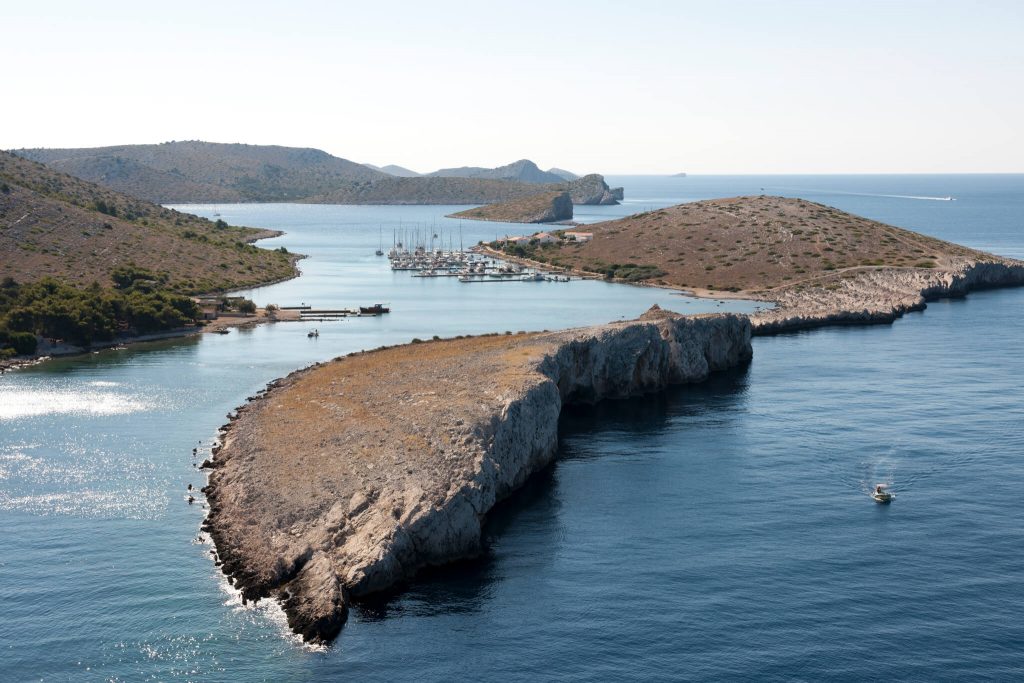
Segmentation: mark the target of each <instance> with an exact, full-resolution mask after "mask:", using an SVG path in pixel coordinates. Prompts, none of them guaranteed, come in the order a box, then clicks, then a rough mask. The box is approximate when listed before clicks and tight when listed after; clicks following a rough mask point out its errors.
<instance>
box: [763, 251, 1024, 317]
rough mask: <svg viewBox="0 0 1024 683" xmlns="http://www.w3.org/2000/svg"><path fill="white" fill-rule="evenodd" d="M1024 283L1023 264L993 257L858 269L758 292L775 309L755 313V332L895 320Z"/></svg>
mask: <svg viewBox="0 0 1024 683" xmlns="http://www.w3.org/2000/svg"><path fill="white" fill-rule="evenodd" d="M1020 285H1024V262H1020V261H1015V260H1012V259H1002V258H999V257H993V258H992V259H991V260H978V259H962V260H956V261H953V262H951V263H949V264H947V265H946V266H945V267H941V268H935V269H925V268H879V269H875V270H859V271H858V272H856V273H855V274H854V275H853V277H849V278H844V277H841V276H837V277H834V278H830V279H829V280H827V281H826V282H823V283H818V284H815V285H812V286H804V287H800V288H799V289H798V288H796V287H792V286H790V287H786V288H783V289H780V290H778V291H775V292H767V293H759V295H758V294H755V295H754V296H755V297H757V298H762V299H763V300H767V301H771V302H773V303H775V308H773V309H770V310H766V311H761V312H759V313H757V314H755V315H753V316H751V324H752V328H753V334H754V335H770V334H779V333H782V332H794V331H798V330H807V329H813V328H816V327H825V326H828V325H869V324H885V323H891V322H893V321H895V320H896V319H898V318H900V317H902V316H903V315H904V314H905V313H909V312H911V311H921V310H924V309H925V308H926V307H927V302H928V301H929V300H933V299H938V298H942V297H960V296H965V295H967V294H968V293H969V292H971V291H973V290H979V289H991V288H994V287H1013V286H1020Z"/></svg>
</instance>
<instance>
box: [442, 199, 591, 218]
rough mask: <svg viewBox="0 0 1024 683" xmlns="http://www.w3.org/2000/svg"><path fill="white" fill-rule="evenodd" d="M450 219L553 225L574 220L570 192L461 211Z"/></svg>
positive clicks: (450, 216)
mask: <svg viewBox="0 0 1024 683" xmlns="http://www.w3.org/2000/svg"><path fill="white" fill-rule="evenodd" d="M448 218H470V219H472V220H477V221H501V222H505V223H552V222H555V221H566V220H570V219H571V218H572V199H570V197H569V193H568V192H543V193H541V194H537V195H533V196H531V197H524V198H523V199H516V200H513V201H510V202H502V203H500V204H488V205H487V206H478V207H476V208H473V209H467V210H465V211H459V212H458V213H453V214H450V215H449V216H448Z"/></svg>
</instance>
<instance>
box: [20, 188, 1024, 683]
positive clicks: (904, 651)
mask: <svg viewBox="0 0 1024 683" xmlns="http://www.w3.org/2000/svg"><path fill="white" fill-rule="evenodd" d="M610 180H611V181H612V182H614V181H615V180H616V179H610ZM618 180H619V182H620V184H625V185H626V190H627V196H628V197H630V199H631V202H632V203H630V204H627V205H625V206H623V207H598V208H593V209H589V208H588V209H587V210H586V211H587V212H586V216H585V217H586V218H588V219H594V220H596V219H598V218H601V217H606V216H613V215H621V214H624V213H627V212H629V211H631V210H638V209H640V208H646V207H647V206H659V205H666V204H671V203H676V202H677V201H682V200H685V199H694V198H700V197H707V196H727V195H733V194H742V193H756V192H758V191H759V190H760V187H762V186H764V187H766V191H769V192H775V193H783V192H784V190H782V189H771V187H770V186H771V185H775V186H785V187H795V188H800V190H799V192H795V191H794V192H792V193H794V194H796V193H799V194H802V196H806V197H807V198H809V199H813V200H816V201H823V202H825V203H830V204H834V205H836V206H839V207H840V208H844V209H847V210H852V211H855V212H857V213H861V214H863V215H868V216H870V217H872V218H879V219H882V220H887V221H890V222H893V223H896V224H898V225H904V226H907V227H913V228H916V229H920V230H923V231H925V232H929V233H930V234H935V235H937V236H940V237H945V238H948V239H955V240H957V241H961V242H963V243H966V244H970V245H971V246H978V247H982V248H988V249H992V250H994V251H997V252H1000V253H1004V254H1008V255H1016V256H1024V225H1022V223H1024V221H1022V219H1021V215H1022V214H1021V211H1020V210H1021V208H1024V182H1022V181H1024V179H1022V178H1021V177H1020V176H932V177H927V176H925V177H899V176H893V177H880V176H858V177H846V178H844V177H835V176H832V177H820V178H782V179H780V178H742V177H733V178H686V179H661V178H633V179H630V178H624V179H618ZM826 190H827V191H830V192H835V191H837V190H838V191H841V192H856V193H858V194H827V193H825V192H824V191H826ZM870 194H899V195H908V196H910V195H913V196H924V195H927V196H946V195H952V196H956V197H957V201H955V202H940V201H932V200H915V199H899V198H892V197H871V196H863V195H870ZM205 210H206V211H207V212H208V213H212V211H213V210H214V207H207V208H206V209H205ZM216 210H217V211H218V212H220V213H221V214H223V216H224V217H225V218H226V219H227V220H229V221H232V222H239V223H246V224H250V225H261V226H263V225H265V226H268V227H280V228H281V229H284V230H286V231H288V235H286V236H284V237H282V238H278V239H277V240H275V244H274V246H276V244H277V243H280V244H285V245H287V246H288V247H289V248H290V249H293V250H295V251H304V252H305V253H309V254H310V255H311V258H310V259H307V260H305V261H303V262H302V268H303V271H304V273H305V275H304V276H303V277H302V278H300V279H299V280H295V281H292V282H289V283H283V284H281V285H277V286H274V287H271V288H264V289H262V290H259V291H257V292H255V296H256V298H257V299H259V300H260V301H263V302H269V301H273V302H276V303H282V304H289V303H299V301H306V302H307V303H314V304H316V305H356V304H360V303H362V304H366V303H370V302H374V301H388V302H390V303H391V304H392V306H393V308H394V313H392V314H391V315H390V316H385V317H382V318H372V319H370V318H368V319H353V320H347V321H345V322H341V323H314V324H311V325H309V326H316V327H319V329H320V332H321V336H320V338H319V339H318V340H315V341H311V340H308V339H306V338H305V332H306V329H307V326H306V325H304V324H299V323H295V324H287V325H278V326H273V327H263V328H259V329H256V330H252V331H248V332H234V333H232V334H230V335H227V336H224V337H219V336H207V337H204V338H203V339H201V340H186V341H175V342H162V343H156V344H151V345H146V346H140V347H136V348H133V349H131V350H127V351H111V352H104V353H99V354H94V355H91V356H88V357H85V358H79V359H71V360H65V361H55V362H52V363H48V364H44V365H42V366H39V367H37V368H32V369H29V370H26V371H21V372H17V373H12V374H8V375H5V376H3V377H2V378H0V520H2V523H3V529H4V542H5V552H4V553H3V555H2V556H0V604H2V605H4V608H3V619H0V647H2V648H3V650H2V652H3V655H2V657H3V661H4V666H5V669H4V672H5V673H4V675H3V676H0V677H10V678H11V680H24V679H40V678H42V679H46V680H66V679H74V680H83V679H84V680H89V679H95V680H108V679H113V680H145V679H152V680H309V679H311V678H331V679H349V678H351V679H366V678H371V679H380V680H395V679H410V680H411V679H416V680H440V679H450V678H454V677H466V676H472V677H474V678H483V679H495V680H497V679H507V678H548V677H554V676H560V677H565V678H580V679H594V678H632V679H638V678H644V679H666V678H673V679H680V678H682V679H694V680H703V679H708V678H749V679H755V678H756V679H772V678H778V679H781V678H785V679H792V678H797V679H805V680H822V679H833V680H838V679H850V678H865V677H868V676H870V675H872V674H873V673H874V672H877V671H878V669H879V668H880V667H881V668H886V669H887V670H888V671H889V672H890V674H891V675H893V676H895V677H897V678H901V679H916V680H938V679H956V678H963V677H965V676H967V675H974V676H979V677H983V678H996V679H1007V678H1018V677H1020V675H1021V674H1022V673H1024V655H1022V653H1021V648H1020V645H1021V643H1022V642H1024V632H1022V628H1021V626H1020V625H1019V622H1020V620H1019V614H1020V613H1021V612H1022V611H1024V585H1022V581H1021V579H1020V571H1019V570H1020V566H1021V563H1022V559H1024V552H1022V550H1021V548H1022V545H1021V541H1022V540H1024V539H1022V536H1024V527H1022V524H1021V500H1022V499H1021V496H1020V491H1021V490H1022V488H1021V485H1022V484H1024V466H1022V463H1021V453H1022V451H1024V419H1022V418H1024V402H1022V396H1024V394H1022V388H1024V386H1022V385H1024V379H1022V378H1024V356H1022V354H1021V353H1020V351H1021V346H1020V339H1021V332H1022V331H1024V330H1022V323H1021V322H1020V320H1021V316H1020V313H1021V305H1022V303H1024V291H1022V290H1004V291H994V292H984V293H978V294H973V295H971V296H970V297H969V298H968V299H966V300H959V301H943V302H936V303H933V304H930V305H929V308H928V310H927V311H925V312H923V313H920V314H913V315H910V316H908V317H907V318H905V319H903V320H901V321H899V322H897V323H896V324H895V325H893V326H882V327H870V328H841V329H827V330H818V331H815V332H810V333H804V334H796V335H786V336H780V337H775V338H762V339H758V340H756V342H755V359H754V361H753V363H752V364H751V365H750V366H749V367H748V368H745V369H742V370H740V371H737V372H734V373H730V374H728V375H724V376H720V377H717V378H716V379H715V380H714V381H712V382H710V383H708V384H705V385H701V386H698V387H686V388H681V389H678V390H675V391H672V392H669V393H667V394H665V395H662V396H658V397H654V398H649V399H644V400H638V401H629V402H617V403H609V404H605V405H603V406H600V407H598V408H597V409H593V410H585V411H574V412H573V413H572V414H570V415H568V416H567V417H566V419H565V420H564V421H563V439H562V455H563V457H562V459H561V460H560V462H558V463H557V464H556V465H555V466H554V467H552V468H550V469H549V470H548V471H546V472H545V473H543V474H542V475H540V476H538V477H537V478H536V479H535V480H534V481H533V482H531V484H530V486H528V487H527V489H526V490H524V491H523V492H522V493H520V494H519V495H517V496H516V497H515V498H514V499H513V500H511V501H509V502H508V504H506V505H504V506H503V507H502V508H501V509H500V510H499V511H497V513H496V514H495V515H493V518H492V520H491V523H490V524H489V526H488V530H487V536H488V548H489V551H488V553H487V555H486V557H485V558H483V559H482V560H481V561H479V562H474V563H468V564H464V565H460V566H458V567H455V568H453V569H452V570H451V571H448V572H445V573H441V574H437V575H433V576H428V577H424V578H423V579H422V580H420V581H417V582H415V583H413V584H412V585H410V586H409V587H408V588H407V589H406V590H405V591H403V592H400V593H398V594H396V595H394V596H391V597H390V598H387V599H382V600H381V601H379V602H377V603H374V604H371V605H366V606H363V607H361V608H360V609H358V610H356V611H355V612H354V613H353V615H352V616H351V618H350V621H349V624H348V625H347V626H346V629H345V631H344V632H343V634H342V636H341V638H340V639H339V640H338V642H337V643H336V644H335V645H334V646H333V647H331V648H329V649H325V650H320V651H315V650H311V649H308V648H304V647H301V646H298V645H297V644H296V643H295V642H294V640H293V639H291V638H290V637H289V636H288V635H287V634H286V632H285V630H284V629H283V627H282V623H281V620H280V616H279V614H277V611H276V609H275V608H274V607H273V606H272V605H264V606H261V607H258V608H256V609H252V608H242V607H241V606H240V605H239V604H238V602H237V600H236V599H235V598H234V597H233V596H232V595H231V594H230V592H228V591H227V590H226V587H225V584H224V582H223V581H222V580H221V579H220V577H219V575H218V574H217V572H216V571H215V568H214V567H213V565H212V562H211V561H210V560H209V558H208V550H209V547H208V546H205V545H202V544H199V543H195V542H193V539H194V538H195V536H196V533H197V531H198V525H199V522H200V520H201V516H202V512H203V511H202V509H201V508H199V507H198V506H197V505H193V506H188V505H187V504H186V502H185V498H186V496H187V492H186V490H185V487H186V485H187V484H188V483H192V484H193V485H196V486H198V485H201V484H202V477H201V476H200V475H199V473H198V472H197V470H195V469H194V468H193V466H192V465H193V463H194V462H195V461H196V460H201V458H202V456H203V455H204V454H203V448H204V447H205V445H207V444H208V443H209V440H210V439H211V437H212V436H213V435H214V434H215V431H216V429H217V427H218V426H219V425H220V424H222V423H223V422H224V421H225V419H224V416H225V414H226V413H227V412H228V411H229V410H230V409H231V408H233V407H234V406H236V405H238V404H240V403H241V402H243V401H244V399H245V397H246V396H248V395H250V394H251V393H253V392H254V391H256V390H257V389H259V388H260V387H262V386H263V384H264V383H265V382H266V381H268V380H270V379H272V378H274V377H278V376H281V375H284V374H286V373H287V372H289V371H291V370H293V369H295V368H297V367H300V366H302V365H305V364H307V363H309V362H313V361H317V360H323V359H326V358H330V357H333V356H334V355H338V354H340V353H344V352H347V351H349V350H354V349H356V348H366V347H372V346H377V345H380V344H382V343H395V342H399V341H407V340H409V339H411V338H412V337H414V336H419V337H426V336H430V335H433V334H440V335H448V334H457V333H459V334H461V333H466V332H479V331H504V330H506V329H509V330H512V331H515V330H518V329H543V328H551V329H554V328H557V327H563V326H566V325H575V324H584V323H592V322H601V321H604V320H610V319H616V318H618V317H620V316H632V315H635V314H636V313H638V312H640V311H642V310H643V309H644V308H646V307H647V306H649V305H650V303H654V302H658V303H660V304H661V305H663V306H671V307H673V308H676V310H682V311H683V312H689V311H691V310H698V309H703V310H707V309H708V308H710V309H711V310H721V308H720V307H718V305H716V304H715V303H714V302H711V303H708V302H700V303H691V302H687V300H685V299H682V298H680V297H678V296H676V295H674V294H671V293H669V292H664V291H661V290H655V289H649V288H632V287H621V286H612V285H607V284H605V283H600V282H588V283H571V284H569V285H565V284H556V283H508V284H495V285H485V286H484V285H480V286H476V285H468V286H464V285H459V284H458V283H456V282H454V281H451V280H445V279H441V280H413V279H411V278H409V277H408V275H405V274H392V273H391V272H390V271H389V270H387V269H386V267H385V266H384V265H383V263H382V261H384V260H383V259H378V258H377V257H375V256H373V254H372V251H373V249H374V248H375V247H376V242H377V232H378V225H379V224H381V223H383V224H384V229H385V231H387V230H388V228H389V224H392V223H397V221H399V220H401V221H402V222H403V225H405V224H407V223H409V222H416V221H419V222H420V223H421V224H424V223H432V222H433V221H435V220H437V219H436V216H438V215H442V214H443V213H447V212H448V210H447V209H437V208H435V207H342V208H334V207H306V206H286V205H260V206H219V207H216ZM438 222H439V223H440V222H441V221H438ZM454 225H455V226H457V224H454ZM471 226H472V224H470V223H468V222H467V223H464V224H463V230H464V237H465V238H466V241H467V242H468V241H469V240H470V239H471V238H475V239H484V238H487V235H486V232H488V231H493V226H490V225H487V226H486V227H485V228H483V231H482V232H481V233H479V234H478V233H473V234H472V235H470V231H471V230H476V229H477V228H472V227H471ZM475 239H474V241H475ZM306 283H308V284H306ZM491 287H493V288H494V289H490V288H491ZM485 290H486V291H485ZM731 305H733V306H735V304H731ZM200 441H201V442H202V443H200ZM193 447H198V448H199V453H198V454H197V457H196V458H195V459H194V458H193V456H192V453H191V451H192V448H193ZM875 480H891V481H892V482H893V485H894V487H895V488H896V490H897V491H898V495H899V497H898V499H897V501H896V503H894V504H893V505H892V506H889V507H886V508H883V507H881V506H877V505H875V504H873V503H872V502H871V501H870V500H869V499H868V498H867V496H866V495H864V493H863V488H864V486H865V485H867V484H868V483H870V482H873V481H875Z"/></svg>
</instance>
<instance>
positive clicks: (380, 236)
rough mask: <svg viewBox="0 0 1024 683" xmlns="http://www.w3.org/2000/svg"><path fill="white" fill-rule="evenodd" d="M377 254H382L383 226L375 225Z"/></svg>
mask: <svg viewBox="0 0 1024 683" xmlns="http://www.w3.org/2000/svg"><path fill="white" fill-rule="evenodd" d="M377 233H378V235H377V256H383V255H384V226H382V225H378V226H377Z"/></svg>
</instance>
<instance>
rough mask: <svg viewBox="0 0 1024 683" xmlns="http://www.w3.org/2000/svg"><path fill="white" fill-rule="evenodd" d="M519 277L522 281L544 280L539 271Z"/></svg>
mask: <svg viewBox="0 0 1024 683" xmlns="http://www.w3.org/2000/svg"><path fill="white" fill-rule="evenodd" d="M519 279H520V280H522V281H523V282H544V280H545V279H546V278H545V277H544V276H543V275H541V274H540V273H530V274H529V275H524V276H523V277H521V278H519Z"/></svg>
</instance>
